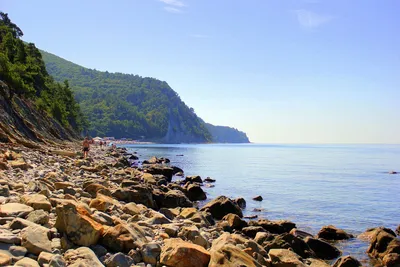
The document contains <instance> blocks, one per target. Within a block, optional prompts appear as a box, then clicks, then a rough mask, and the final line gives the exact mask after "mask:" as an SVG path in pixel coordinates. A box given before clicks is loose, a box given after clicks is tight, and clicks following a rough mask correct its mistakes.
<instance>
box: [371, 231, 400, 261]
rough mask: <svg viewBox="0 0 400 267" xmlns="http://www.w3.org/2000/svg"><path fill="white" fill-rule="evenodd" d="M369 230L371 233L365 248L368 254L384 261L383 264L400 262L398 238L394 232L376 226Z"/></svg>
mask: <svg viewBox="0 0 400 267" xmlns="http://www.w3.org/2000/svg"><path fill="white" fill-rule="evenodd" d="M369 232H371V233H372V234H371V243H370V245H369V247H368V250H367V253H368V255H369V256H370V257H372V258H375V259H378V260H380V261H381V262H384V263H385V264H386V265H385V266H395V264H400V257H399V255H400V240H399V239H397V237H396V235H395V234H394V232H393V231H391V230H390V229H386V228H376V229H373V230H370V231H369ZM387 264H389V265H387Z"/></svg>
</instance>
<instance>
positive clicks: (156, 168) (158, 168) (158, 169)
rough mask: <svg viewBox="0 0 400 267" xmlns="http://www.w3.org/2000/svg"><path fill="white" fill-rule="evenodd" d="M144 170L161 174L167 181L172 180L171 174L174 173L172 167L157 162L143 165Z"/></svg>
mask: <svg viewBox="0 0 400 267" xmlns="http://www.w3.org/2000/svg"><path fill="white" fill-rule="evenodd" d="M144 170H145V171H146V172H147V173H151V174H162V175H164V176H165V177H166V178H167V181H168V182H171V181H172V176H173V174H174V169H173V168H171V167H167V166H163V165H157V164H155V165H148V166H144Z"/></svg>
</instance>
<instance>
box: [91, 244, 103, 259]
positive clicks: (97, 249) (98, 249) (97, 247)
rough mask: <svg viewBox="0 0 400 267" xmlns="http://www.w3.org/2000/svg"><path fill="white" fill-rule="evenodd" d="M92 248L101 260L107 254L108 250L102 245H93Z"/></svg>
mask: <svg viewBox="0 0 400 267" xmlns="http://www.w3.org/2000/svg"><path fill="white" fill-rule="evenodd" d="M90 248H91V249H92V250H93V252H94V254H96V255H97V257H99V258H101V257H103V256H104V255H106V254H107V249H106V248H105V247H103V246H101V245H93V246H91V247H90Z"/></svg>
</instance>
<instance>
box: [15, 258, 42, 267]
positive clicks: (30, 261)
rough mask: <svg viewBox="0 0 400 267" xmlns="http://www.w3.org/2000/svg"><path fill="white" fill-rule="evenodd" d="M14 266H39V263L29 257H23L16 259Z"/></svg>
mask: <svg viewBox="0 0 400 267" xmlns="http://www.w3.org/2000/svg"><path fill="white" fill-rule="evenodd" d="M14 266H23V267H40V265H39V263H38V262H37V261H35V260H33V259H31V258H26V257H25V258H23V259H21V260H19V261H17V262H16V263H15V264H14Z"/></svg>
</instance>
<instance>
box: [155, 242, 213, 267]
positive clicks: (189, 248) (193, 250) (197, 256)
mask: <svg viewBox="0 0 400 267" xmlns="http://www.w3.org/2000/svg"><path fill="white" fill-rule="evenodd" d="M209 262H210V253H209V252H208V251H207V250H205V249H204V248H203V247H201V246H198V245H194V244H192V243H189V242H185V241H183V240H182V239H179V238H171V239H167V240H165V242H164V246H163V247H162V249H161V255H160V263H161V264H164V265H167V266H174V267H207V266H209V265H208V264H209Z"/></svg>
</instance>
